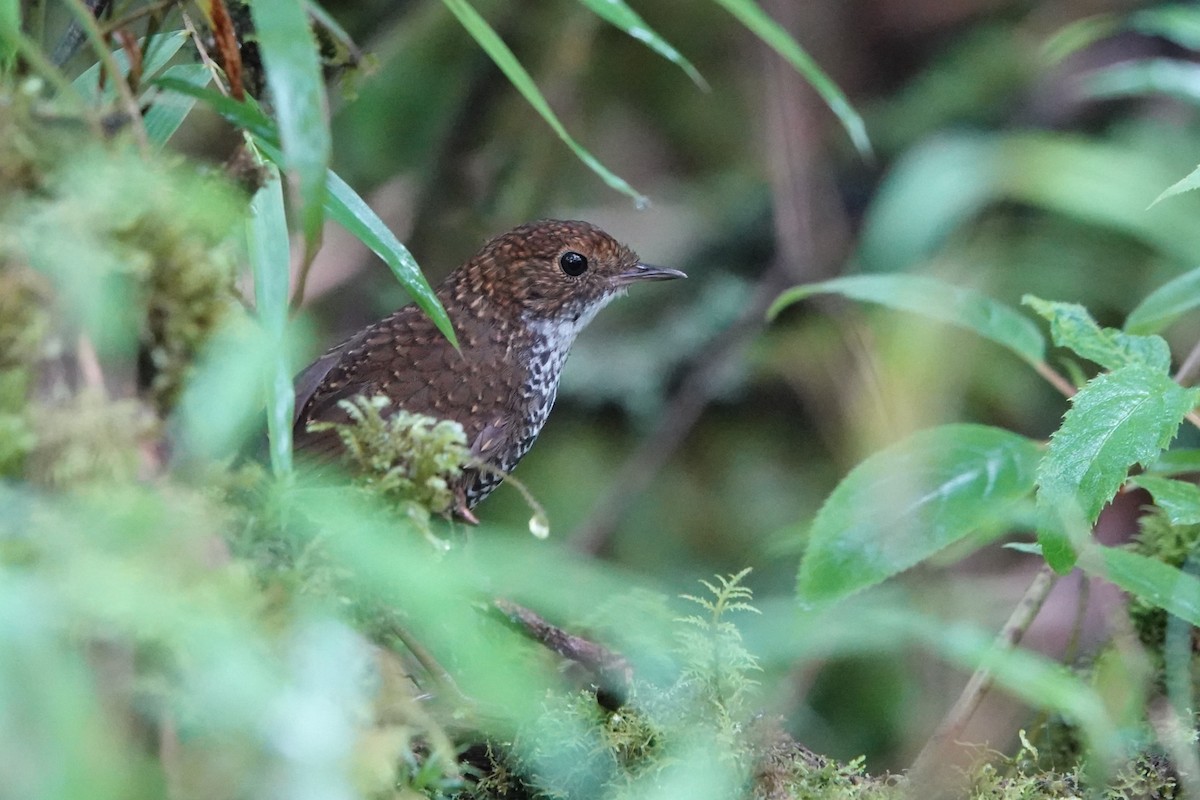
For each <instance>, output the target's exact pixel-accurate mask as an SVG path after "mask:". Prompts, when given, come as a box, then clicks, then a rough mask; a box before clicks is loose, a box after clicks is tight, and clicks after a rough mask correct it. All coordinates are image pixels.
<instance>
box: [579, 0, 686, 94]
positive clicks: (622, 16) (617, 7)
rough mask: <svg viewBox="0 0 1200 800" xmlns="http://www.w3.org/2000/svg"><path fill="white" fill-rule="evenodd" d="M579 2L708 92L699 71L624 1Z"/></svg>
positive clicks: (596, 0) (591, 0)
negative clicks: (675, 67)
mask: <svg viewBox="0 0 1200 800" xmlns="http://www.w3.org/2000/svg"><path fill="white" fill-rule="evenodd" d="M579 1H580V2H581V3H583V4H584V5H585V6H587V7H588V8H590V9H591V10H592V12H593V13H595V14H596V15H597V16H598V17H600V18H602V19H604V20H607V21H608V22H610V23H612V24H613V25H615V26H617V27H618V28H620V29H621V30H623V31H625V32H626V33H628V34H629V35H630V36H632V37H633V38H634V39H637V40H638V41H639V42H643V43H645V45H646V46H647V47H649V48H650V49H651V50H653V51H654V52H656V53H658V54H659V55H660V56H662V57H663V58H665V59H667V60H668V61H670V62H671V63H672V64H675V65H676V66H678V67H679V68H680V69H682V70H683V71H684V72H685V73H687V76H688V77H689V78H691V79H692V81H693V82H695V84H696V85H697V86H699V87H700V88H701V89H703V90H704V91H706V92H707V91H708V81H706V80H704V77H703V76H701V75H700V72H699V70H697V69H696V68H695V67H694V66H692V62H690V61H688V60H687V59H686V58H684V57H683V54H682V53H680V52H679V51H678V50H676V49H675V48H674V46H672V45H671V43H670V42H668V41H667V40H666V39H664V38H663V37H662V36H660V35H659V34H658V32H657V31H655V30H654V29H653V28H651V27H650V26H649V25H647V24H646V21H645V20H644V19H642V18H641V16H640V15H639V14H638V13H637V12H636V11H634V10H633V9H632V8H630V7H629V5H628V4H626V3H625V0H579Z"/></svg>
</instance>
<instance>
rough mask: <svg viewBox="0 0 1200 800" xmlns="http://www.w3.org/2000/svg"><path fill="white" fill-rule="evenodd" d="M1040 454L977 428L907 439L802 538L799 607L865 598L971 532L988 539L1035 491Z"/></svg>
mask: <svg viewBox="0 0 1200 800" xmlns="http://www.w3.org/2000/svg"><path fill="white" fill-rule="evenodd" d="M1039 456H1040V448H1039V447H1038V445H1037V444H1036V443H1034V442H1032V441H1030V440H1029V439H1026V438H1025V437H1023V436H1018V435H1017V434H1015V433H1011V432H1009V431H1005V430H1001V429H999V428H990V427H986V426H983V425H947V426H944V427H940V428H934V429H931V430H927V431H921V432H919V433H917V434H914V435H913V436H911V437H910V438H908V439H906V440H905V441H903V442H900V443H898V444H895V445H893V446H891V447H889V448H887V449H886V450H883V451H882V452H879V453H876V454H875V455H873V456H871V457H870V458H868V459H867V460H866V461H864V462H862V463H861V464H859V465H858V466H857V467H855V468H854V469H853V470H851V472H850V474H849V475H847V476H846V478H845V479H844V480H843V481H842V482H841V483H840V484H839V485H838V487H837V488H836V489H834V490H833V493H832V494H830V496H829V498H828V499H827V500H826V501H825V504H824V505H823V506H822V507H821V510H820V511H819V512H818V513H817V517H816V519H815V520H814V521H813V524H812V527H811V529H810V531H809V543H808V549H807V550H806V552H805V554H804V561H803V563H802V564H801V566H800V580H799V593H800V597H801V598H802V599H803V600H805V601H809V602H816V601H828V600H834V599H837V598H840V597H844V596H846V595H848V594H851V593H853V592H856V591H858V590H860V589H863V588H866V587H867V586H871V585H873V584H876V583H879V582H880V581H882V580H884V579H886V578H889V577H891V576H893V575H896V574H898V573H900V572H903V571H904V570H906V569H908V568H910V567H912V566H914V565H916V564H918V563H919V562H921V561H922V560H924V559H925V558H928V557H929V556H931V555H933V554H934V553H936V552H938V551H939V550H941V549H942V548H944V547H946V546H947V545H950V544H952V543H954V542H957V541H959V540H961V539H963V538H964V537H967V536H970V535H972V534H975V533H978V532H980V531H987V532H990V531H992V530H994V529H995V528H996V527H998V526H1000V525H1002V524H1004V523H1005V522H1006V521H1007V516H1008V513H1009V512H1010V511H1011V510H1012V508H1013V507H1014V506H1015V505H1016V503H1017V502H1018V501H1020V500H1021V499H1022V498H1024V497H1025V496H1027V495H1028V494H1029V493H1030V492H1031V491H1032V490H1033V485H1034V474H1035V471H1036V468H1037V463H1038V458H1039Z"/></svg>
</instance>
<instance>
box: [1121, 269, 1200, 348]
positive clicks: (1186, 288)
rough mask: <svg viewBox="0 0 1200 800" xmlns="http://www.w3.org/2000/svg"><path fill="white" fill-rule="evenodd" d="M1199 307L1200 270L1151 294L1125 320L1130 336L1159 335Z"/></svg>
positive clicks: (1177, 279) (1190, 272)
mask: <svg viewBox="0 0 1200 800" xmlns="http://www.w3.org/2000/svg"><path fill="white" fill-rule="evenodd" d="M1197 306H1200V268H1197V269H1193V270H1190V271H1188V272H1185V273H1184V274H1182V275H1180V276H1179V277H1178V278H1174V279H1173V280H1170V281H1167V282H1166V283H1164V284H1163V285H1162V286H1160V287H1158V288H1157V289H1155V290H1154V291H1153V292H1151V293H1150V294H1148V295H1147V296H1146V297H1145V298H1144V299H1143V300H1142V302H1140V303H1138V304H1137V307H1136V308H1134V309H1133V311H1131V312H1129V316H1128V317H1127V318H1126V319H1125V330H1127V331H1128V332H1130V333H1140V334H1147V333H1156V332H1158V331H1160V330H1162V329H1163V328H1165V327H1167V326H1168V325H1170V324H1171V323H1172V322H1174V321H1175V320H1177V319H1179V317H1181V316H1183V315H1184V314H1186V313H1187V312H1189V311H1191V310H1192V309H1193V308H1196V307H1197Z"/></svg>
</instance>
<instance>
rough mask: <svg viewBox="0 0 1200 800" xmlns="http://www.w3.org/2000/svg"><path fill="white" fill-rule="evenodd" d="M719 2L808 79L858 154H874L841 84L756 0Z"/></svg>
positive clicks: (865, 130)
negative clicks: (838, 84)
mask: <svg viewBox="0 0 1200 800" xmlns="http://www.w3.org/2000/svg"><path fill="white" fill-rule="evenodd" d="M716 3H717V4H718V5H720V6H722V7H723V8H724V9H725V10H726V11H728V12H729V13H730V14H733V16H735V17H736V18H737V19H738V21H739V22H741V23H742V24H743V25H745V26H746V27H747V28H748V29H749V30H750V32H751V33H753V34H754V35H755V36H757V37H758V38H760V39H762V40H763V41H764V42H766V43H767V44H768V45H770V46H771V48H772V49H773V50H774V51H775V52H777V53H779V55H781V56H783V57H784V58H785V59H787V61H788V63H789V64H791V65H792V66H793V67H794V68H795V69H796V71H797V72H799V73H800V74H801V75H803V76H804V79H805V80H807V81H808V82H809V84H810V85H811V86H812V87H813V89H815V90H816V91H817V94H819V95H820V96H821V99H822V100H824V101H825V104H826V105H827V106H829V109H830V110H831V111H833V113H834V115H836V116H837V118H838V120H839V121H841V123H842V127H843V128H845V129H846V133H848V134H849V135H850V141H851V142H853V143H854V146H855V148H857V149H858V152H859V153H862V154H863V155H866V156H869V155H870V154H871V139H870V137H868V136H867V126H866V125H865V124H863V121H862V117H860V116H859V115H858V112H857V111H855V110H854V107H853V106H851V105H850V101H849V100H847V99H846V95H844V94H842V90H841V89H839V88H838V86H837V84H836V83H834V82H833V80H832V79H831V78H830V77H829V76H828V75H826V74H825V72H824V70H822V69H821V67H820V66H818V65H817V62H816V61H814V60H813V58H812V56H810V55H809V54H808V53H807V52H805V50H804V48H803V47H801V46H800V45H799V44H798V43H797V42H796V40H795V39H793V38H792V36H791V34H789V33H788V32H787V31H786V30H784V29H783V28H782V27H781V26H780V25H779V23H777V22H776V21H775V20H773V19H771V18H770V17H769V16H767V14H766V13H765V12H764V11H763V10H762V9H761V8H759V7H758V5H757V4H756V3H755V2H754V0H716Z"/></svg>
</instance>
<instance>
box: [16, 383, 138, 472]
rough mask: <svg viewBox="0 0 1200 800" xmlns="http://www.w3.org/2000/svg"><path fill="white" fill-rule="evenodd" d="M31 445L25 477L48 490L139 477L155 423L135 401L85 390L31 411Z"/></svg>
mask: <svg viewBox="0 0 1200 800" xmlns="http://www.w3.org/2000/svg"><path fill="white" fill-rule="evenodd" d="M31 414H32V418H33V436H34V443H33V445H32V447H31V448H30V451H29V453H28V458H27V463H26V477H27V479H28V480H29V481H31V482H32V483H35V484H39V485H41V486H45V487H50V488H66V487H73V486H79V485H82V484H89V483H102V484H116V483H127V482H131V481H134V480H136V479H137V477H138V473H139V471H140V469H141V465H142V462H143V454H142V447H149V446H150V441H151V440H152V439H153V438H154V436H155V434H156V432H157V429H158V423H157V420H156V418H155V416H154V414H153V412H151V410H150V409H149V408H147V407H146V406H144V405H142V404H141V403H139V402H138V401H136V400H116V401H113V400H108V399H107V398H105V397H102V396H101V395H99V394H97V393H95V392H91V391H84V392H81V393H80V394H78V395H76V396H74V397H71V398H68V399H67V400H65V401H63V402H62V403H58V404H53V405H41V406H37V407H35V408H34V409H33V410H32V412H31Z"/></svg>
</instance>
